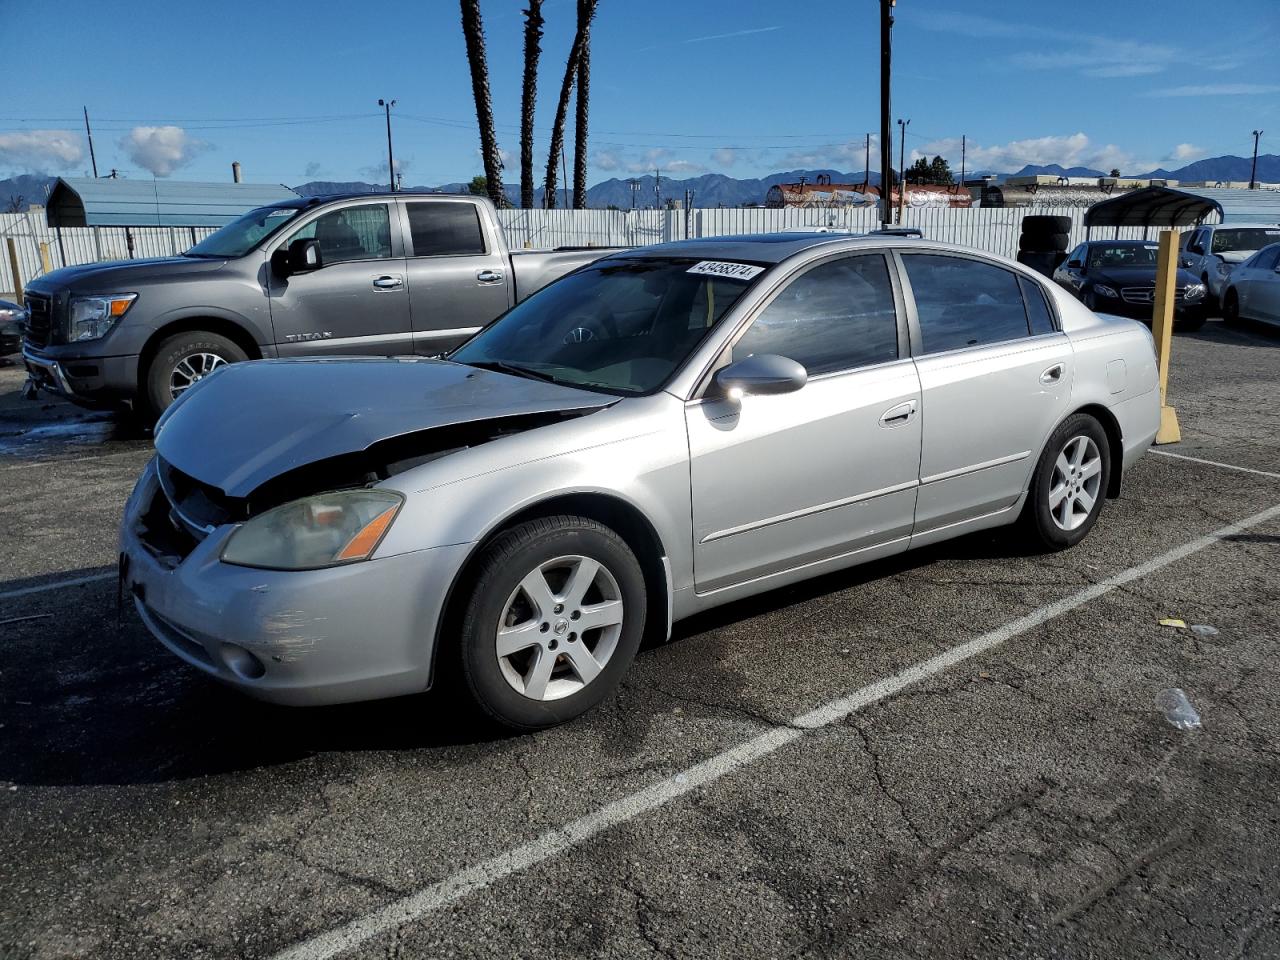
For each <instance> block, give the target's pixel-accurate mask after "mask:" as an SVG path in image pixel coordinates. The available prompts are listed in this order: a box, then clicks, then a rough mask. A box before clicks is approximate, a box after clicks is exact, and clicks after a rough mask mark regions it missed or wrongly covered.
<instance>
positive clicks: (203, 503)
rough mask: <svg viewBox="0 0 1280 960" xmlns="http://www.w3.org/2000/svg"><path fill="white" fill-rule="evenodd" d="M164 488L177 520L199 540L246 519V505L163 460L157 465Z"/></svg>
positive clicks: (159, 460)
mask: <svg viewBox="0 0 1280 960" xmlns="http://www.w3.org/2000/svg"><path fill="white" fill-rule="evenodd" d="M156 467H157V473H158V475H159V478H160V488H161V490H163V491H164V495H165V496H166V497H167V498H168V500H169V503H170V505H171V506H172V507H173V513H174V519H175V520H176V521H177V522H178V523H180V524H181V525H182V526H184V527H185V528H186V530H187V532H188V533H189V534H190V535H191V536H192V537H195V538H196V539H197V540H203V539H204V538H205V537H206V536H208V534H209V531H211V530H212V529H213V528H214V527H218V526H221V525H222V524H224V523H229V522H231V521H233V520H243V519H244V518H245V510H244V501H242V500H236V499H235V498H233V497H228V496H227V495H226V494H225V493H223V492H222V491H221V490H219V489H218V488H217V487H213V486H210V485H209V484H207V483H201V482H200V481H199V480H197V479H196V478H195V477H192V476H190V475H188V474H185V473H183V472H182V471H181V470H179V469H178V468H177V467H175V466H174V465H173V464H171V463H169V462H167V461H166V460H165V459H164V458H163V457H160V458H158V459H157V461H156Z"/></svg>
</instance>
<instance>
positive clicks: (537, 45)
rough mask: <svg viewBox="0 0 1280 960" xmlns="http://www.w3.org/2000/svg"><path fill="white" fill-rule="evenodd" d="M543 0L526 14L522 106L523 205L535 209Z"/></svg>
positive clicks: (534, 0) (536, 0)
mask: <svg viewBox="0 0 1280 960" xmlns="http://www.w3.org/2000/svg"><path fill="white" fill-rule="evenodd" d="M542 24H543V19H542V0H529V5H528V7H527V8H526V9H525V11H524V90H523V96H522V98H521V104H520V206H522V207H532V206H533V176H534V174H533V111H534V107H535V106H536V101H537V99H538V57H539V56H541V54H542Z"/></svg>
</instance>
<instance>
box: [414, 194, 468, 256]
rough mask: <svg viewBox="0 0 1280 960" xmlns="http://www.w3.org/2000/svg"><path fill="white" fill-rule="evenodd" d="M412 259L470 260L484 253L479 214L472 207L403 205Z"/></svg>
mask: <svg viewBox="0 0 1280 960" xmlns="http://www.w3.org/2000/svg"><path fill="white" fill-rule="evenodd" d="M405 208H406V210H407V211H408V213H409V236H410V239H411V241H412V243H413V254H412V255H413V256H415V257H474V256H480V255H482V254H484V253H485V243H484V232H483V231H482V230H481V229H480V213H479V211H478V210H477V209H476V206H475V204H473V203H456V202H454V203H450V202H438V203H407V204H405Z"/></svg>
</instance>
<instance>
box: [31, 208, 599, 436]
mask: <svg viewBox="0 0 1280 960" xmlns="http://www.w3.org/2000/svg"><path fill="white" fill-rule="evenodd" d="M610 252H611V251H610V250H609V249H606V248H596V249H581V248H577V249H562V250H553V251H520V252H512V251H510V250H508V249H507V245H506V242H505V239H504V238H503V234H502V230H501V228H500V226H499V223H498V218H497V215H496V212H495V210H494V208H493V205H492V204H491V203H490V202H489V201H488V200H485V199H482V198H479V197H470V196H449V195H442V194H412V193H388V194H355V195H344V196H325V197H309V198H305V199H302V198H300V199H297V200H289V201H286V202H282V203H277V204H273V205H272V206H267V207H260V208H258V209H256V210H251V211H250V212H248V213H246V214H245V215H244V216H242V217H240V218H239V219H237V220H234V221H232V222H231V223H229V224H227V225H226V226H224V227H223V228H222V229H220V230H218V231H217V232H216V233H213V234H211V235H210V236H208V237H206V238H205V239H204V240H202V241H200V242H199V243H197V244H196V245H195V246H193V247H192V248H191V249H190V250H188V251H187V252H186V253H184V254H182V255H181V256H178V257H167V258H163V259H156V260H128V261H116V262H109V263H94V264H88V265H84V266H77V267H66V268H64V269H61V270H55V271H53V272H51V273H48V274H46V275H45V276H43V277H39V278H38V279H36V280H33V281H32V282H31V283H30V284H28V285H27V287H26V290H25V295H26V305H27V309H28V314H29V316H28V321H27V325H26V334H25V339H24V341H23V345H22V355H23V360H24V362H25V364H26V367H27V371H28V374H29V376H30V381H29V390H28V392H29V394H30V395H34V393H35V391H36V390H38V389H44V390H49V391H51V392H53V393H57V394H60V395H62V396H64V397H67V398H68V399H70V400H72V401H74V402H76V403H79V404H81V405H84V406H114V405H118V404H120V403H122V402H126V403H130V404H132V405H133V407H134V408H135V409H137V410H140V411H142V412H144V413H149V414H150V415H152V416H155V415H158V414H159V413H160V412H161V411H163V410H164V409H165V408H166V407H167V406H169V404H171V403H172V402H173V401H174V399H175V398H176V397H178V396H179V395H181V393H182V392H183V391H184V390H186V389H187V388H188V387H190V386H191V385H192V384H193V383H195V382H197V381H198V380H200V379H201V378H202V377H204V376H206V375H208V374H209V373H210V372H211V371H212V370H213V369H215V368H216V367H218V366H221V365H222V364H224V363H235V362H237V361H240V360H248V359H256V358H263V357H268V358H276V357H323V356H351V355H361V356H365V355H374V356H388V355H405V354H419V355H423V356H435V355H438V354H441V353H444V352H446V351H448V350H450V349H452V348H453V347H455V346H457V345H458V344H460V343H462V342H463V341H464V340H467V339H468V338H469V337H470V336H471V335H472V334H473V333H475V332H476V331H478V330H479V329H480V328H481V327H483V326H485V325H486V324H487V323H489V321H491V320H493V319H494V318H496V317H498V316H500V315H501V314H503V313H505V312H506V311H507V310H508V309H509V308H511V307H512V306H513V305H514V304H515V303H517V302H518V301H520V300H522V299H524V298H525V297H527V296H528V295H529V294H531V293H533V292H534V291H535V290H538V289H539V288H541V287H543V286H545V285H546V284H548V283H550V282H551V281H552V280H555V279H557V278H558V277H560V276H562V275H564V274H566V273H568V272H570V271H571V270H575V269H577V268H578V267H580V266H583V265H584V264H587V263H590V262H591V261H593V260H596V259H598V258H600V257H602V256H605V255H606V254H608V253H610Z"/></svg>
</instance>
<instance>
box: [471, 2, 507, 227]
mask: <svg viewBox="0 0 1280 960" xmlns="http://www.w3.org/2000/svg"><path fill="white" fill-rule="evenodd" d="M460 3H461V5H462V35H463V37H464V38H465V39H466V41H467V61H468V63H470V65H471V92H472V94H473V95H474V97H475V101H476V122H477V124H478V125H479V127H480V159H481V161H482V162H483V163H484V176H485V182H486V184H487V185H488V188H489V199H490V200H492V201H493V202H494V204H496V205H497V206H499V207H505V206H506V205H507V195H506V192H505V191H504V190H503V188H502V154H501V153H499V152H498V138H497V135H496V134H495V133H494V131H493V98H492V97H491V96H490V95H489V64H488V62H487V61H486V60H485V54H484V24H483V23H482V22H481V20H480V0H460Z"/></svg>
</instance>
